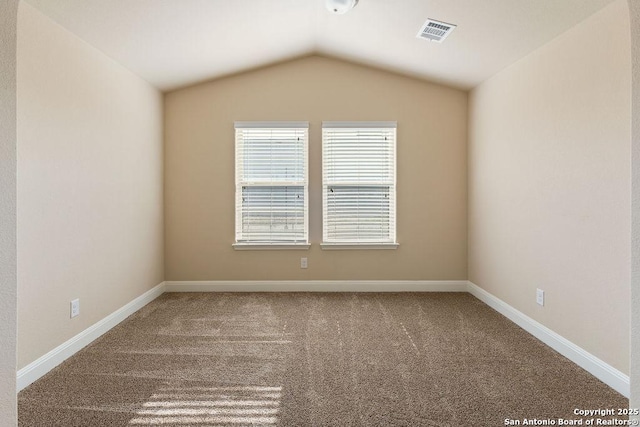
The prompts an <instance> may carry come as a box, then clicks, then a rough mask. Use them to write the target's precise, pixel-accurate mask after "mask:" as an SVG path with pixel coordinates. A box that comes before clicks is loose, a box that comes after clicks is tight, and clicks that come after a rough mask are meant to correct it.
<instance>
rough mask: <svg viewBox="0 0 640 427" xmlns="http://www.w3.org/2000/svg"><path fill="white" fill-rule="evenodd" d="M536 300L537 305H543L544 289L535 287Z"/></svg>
mask: <svg viewBox="0 0 640 427" xmlns="http://www.w3.org/2000/svg"><path fill="white" fill-rule="evenodd" d="M536 302H537V303H538V305H542V306H544V291H543V290H542V289H536Z"/></svg>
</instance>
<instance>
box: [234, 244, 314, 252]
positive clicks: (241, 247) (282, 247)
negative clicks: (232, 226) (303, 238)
mask: <svg viewBox="0 0 640 427" xmlns="http://www.w3.org/2000/svg"><path fill="white" fill-rule="evenodd" d="M309 246H311V245H310V244H309V243H234V244H233V249H235V250H236V251H286V250H299V251H306V250H309Z"/></svg>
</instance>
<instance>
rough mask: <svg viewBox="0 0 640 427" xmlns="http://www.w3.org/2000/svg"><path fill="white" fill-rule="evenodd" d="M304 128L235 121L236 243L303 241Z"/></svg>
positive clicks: (305, 225) (305, 190)
mask: <svg viewBox="0 0 640 427" xmlns="http://www.w3.org/2000/svg"><path fill="white" fill-rule="evenodd" d="M308 127H309V125H308V123H307V122H236V123H235V129H236V243H238V244H262V245H264V244H292V243H293V244H295V243H301V244H304V243H307V242H308V229H309V227H308V184H307V183H308V180H307V156H308Z"/></svg>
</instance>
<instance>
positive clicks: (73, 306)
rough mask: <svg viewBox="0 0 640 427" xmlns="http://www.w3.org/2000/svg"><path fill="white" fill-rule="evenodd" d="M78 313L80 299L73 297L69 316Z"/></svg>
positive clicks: (74, 315)
mask: <svg viewBox="0 0 640 427" xmlns="http://www.w3.org/2000/svg"><path fill="white" fill-rule="evenodd" d="M78 314H80V300H79V299H74V300H73V301H71V318H74V317H76V316H77V315H78Z"/></svg>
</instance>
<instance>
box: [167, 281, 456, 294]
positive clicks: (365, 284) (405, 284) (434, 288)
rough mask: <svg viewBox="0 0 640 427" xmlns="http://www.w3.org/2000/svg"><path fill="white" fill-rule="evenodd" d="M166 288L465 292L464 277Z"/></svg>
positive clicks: (175, 285) (174, 286)
mask: <svg viewBox="0 0 640 427" xmlns="http://www.w3.org/2000/svg"><path fill="white" fill-rule="evenodd" d="M165 292H467V281H466V280H284V281H275V280H263V281H234V280H231V281H201V282H198V281H195V282H193V281H192V282H165Z"/></svg>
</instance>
